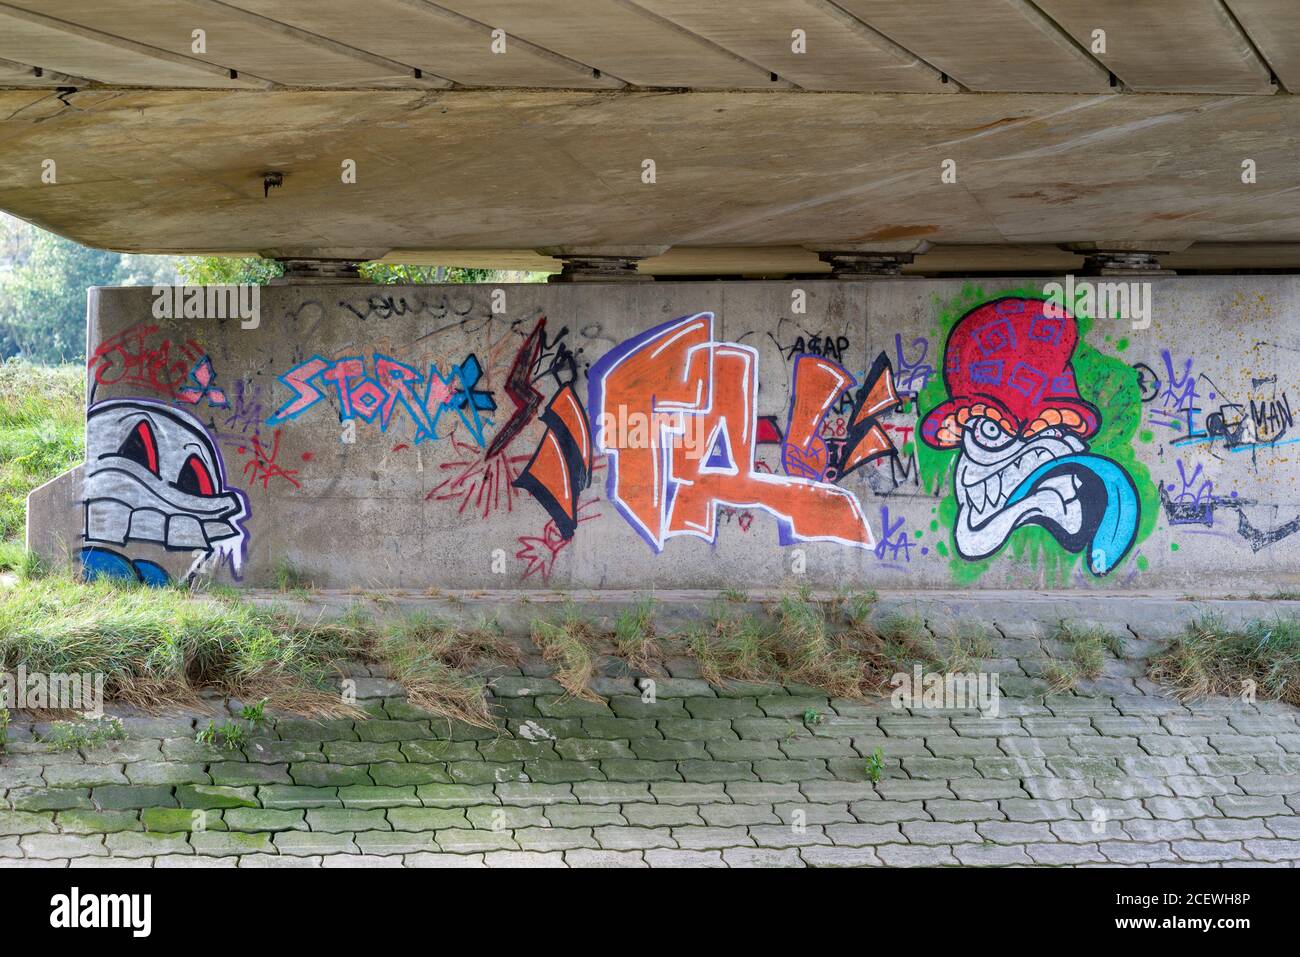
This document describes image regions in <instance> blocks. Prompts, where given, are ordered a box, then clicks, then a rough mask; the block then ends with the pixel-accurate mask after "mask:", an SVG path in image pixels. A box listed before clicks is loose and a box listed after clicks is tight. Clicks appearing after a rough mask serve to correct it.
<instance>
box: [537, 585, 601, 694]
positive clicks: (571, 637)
mask: <svg viewBox="0 0 1300 957" xmlns="http://www.w3.org/2000/svg"><path fill="white" fill-rule="evenodd" d="M531 631H532V639H533V644H535V645H536V646H537V650H538V651H540V652H541V653H542V658H543V659H545V660H546V661H547V662H548V663H550V664H552V665H554V666H555V680H556V681H558V682H559V683H560V685H561V686H562V687H563V688H564V690H565V691H566V692H568V693H569V694H571V695H573V696H574V697H575V698H587V699H589V700H590V699H594V698H596V695H595V693H593V692H592V690H591V689H590V688H589V687H588V683H589V682H590V681H591V678H592V675H593V674H594V673H595V666H594V664H593V662H592V658H591V645H592V643H593V641H594V640H595V639H597V638H598V637H599V632H598V631H597V630H596V628H595V626H594V625H592V623H591V622H589V621H587V619H586V618H584V617H583V616H582V613H581V612H579V611H578V608H577V606H576V605H573V604H571V603H566V604H565V606H564V611H563V612H562V613H561V615H560V618H559V620H558V621H547V620H546V619H543V618H535V619H533V623H532V629H531Z"/></svg>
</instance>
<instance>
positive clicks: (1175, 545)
mask: <svg viewBox="0 0 1300 957" xmlns="http://www.w3.org/2000/svg"><path fill="white" fill-rule="evenodd" d="M1169 550H1170V551H1171V552H1176V551H1178V543H1177V542H1170V543H1169Z"/></svg>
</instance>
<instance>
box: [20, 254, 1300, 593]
mask: <svg viewBox="0 0 1300 957" xmlns="http://www.w3.org/2000/svg"><path fill="white" fill-rule="evenodd" d="M1043 287H1044V281H1043V280H1041V279H1035V280H1018V279H991V280H990V279H985V280H979V281H930V280H899V281H883V282H874V283H869V284H862V283H845V282H833V281H806V282H728V283H723V282H718V283H712V282H695V283H667V282H656V283H623V284H600V285H595V284H590V285H584V284H575V285H549V286H547V285H506V286H502V287H492V286H420V287H375V286H338V285H332V286H326V285H321V286H298V287H274V288H265V289H263V290H261V302H260V320H261V321H260V325H259V326H258V327H257V328H255V329H244V328H241V323H240V322H239V321H238V320H232V319H226V320H221V319H198V318H194V319H181V320H168V319H158V318H155V316H154V305H155V303H154V297H153V295H152V293H151V291H150V290H149V289H147V288H128V289H100V290H93V291H92V294H91V297H90V316H89V340H90V341H89V353H88V354H89V355H90V357H91V358H90V361H89V365H88V382H89V387H90V392H89V394H90V396H91V404H90V408H91V413H90V416H89V426H88V452H87V465H86V467H85V475H84V479H83V480H82V483H81V485H82V487H81V492H80V498H81V500H82V502H83V505H82V506H81V507H69V502H71V501H73V500H74V499H75V497H76V494H75V490H74V492H73V493H71V494H70V492H69V487H70V485H69V483H72V484H76V479H75V477H74V478H71V479H66V480H62V481H58V482H56V483H52V485H51V486H47V488H46V489H44V490H40V491H38V492H37V493H34V495H33V497H32V500H31V515H32V518H31V522H30V523H29V541H30V542H31V543H32V545H33V546H34V547H36V548H37V549H38V550H40V551H41V552H42V553H44V554H46V555H48V556H51V557H55V558H57V557H59V556H60V555H62V556H64V557H66V556H67V555H68V554H72V555H74V556H75V555H77V554H78V552H79V550H80V549H81V548H82V547H83V546H88V547H90V548H91V550H90V551H89V552H86V553H85V554H86V555H87V561H88V568H89V570H91V571H92V572H95V573H99V574H126V575H135V576H139V577H142V578H144V579H145V580H161V579H162V578H163V577H164V576H170V577H172V578H177V577H184V576H186V575H187V574H191V573H194V574H210V575H215V576H216V577H217V578H218V579H220V580H223V581H228V580H231V579H232V578H233V577H234V576H235V575H236V574H237V575H238V576H239V578H240V580H242V581H243V582H244V583H246V584H255V585H261V584H268V583H270V582H271V581H272V580H273V578H274V574H275V570H276V568H277V566H291V567H293V568H296V569H298V570H300V571H301V572H302V573H304V574H305V575H306V576H307V577H308V578H309V579H310V580H311V581H312V582H314V583H315V584H316V585H318V586H320V587H331V588H359V589H370V588H384V587H397V588H406V589H419V590H424V589H431V588H503V587H518V588H545V587H551V588H567V587H593V588H601V587H603V588H645V589H650V588H683V587H685V588H723V587H728V586H733V587H740V588H744V587H748V586H761V585H774V584H777V583H780V582H782V581H784V580H787V579H789V578H791V577H792V576H794V575H804V576H806V580H807V581H809V582H811V583H813V584H815V585H817V586H852V587H882V588H897V587H904V588H905V587H917V588H939V587H952V586H953V585H954V584H955V585H959V586H970V587H980V588H1052V589H1056V588H1088V589H1094V588H1126V589H1148V588H1150V589H1156V588H1159V589H1176V590H1180V591H1184V592H1186V593H1189V594H1203V593H1220V592H1230V593H1239V594H1244V593H1248V592H1251V591H1273V590H1276V589H1279V588H1291V587H1294V586H1295V584H1296V583H1297V581H1298V580H1300V560H1298V558H1297V545H1300V538H1297V537H1295V536H1294V534H1293V533H1295V532H1296V531H1298V530H1300V495H1298V494H1297V487H1296V480H1297V477H1300V463H1297V462H1296V460H1295V455H1294V451H1293V449H1292V447H1291V443H1292V442H1294V441H1295V440H1296V438H1297V437H1300V431H1298V429H1297V426H1296V425H1295V423H1294V421H1293V410H1294V407H1293V405H1292V402H1293V393H1294V390H1295V388H1296V386H1297V381H1298V380H1300V361H1298V359H1297V351H1296V347H1295V343H1296V341H1297V332H1300V281H1298V280H1297V279H1295V278H1292V277H1213V278H1172V277H1171V278H1167V279H1154V280H1150V287H1149V290H1150V293H1151V303H1152V310H1151V313H1150V315H1149V316H1147V317H1143V316H1142V315H1140V314H1139V315H1137V316H1136V318H1135V319H1117V318H1092V319H1089V318H1087V315H1088V314H1089V312H1090V309H1089V307H1088V303H1087V302H1086V301H1076V302H1075V303H1074V306H1075V309H1074V311H1075V312H1077V313H1078V314H1079V315H1080V317H1081V318H1078V319H1076V318H1075V317H1074V316H1073V315H1066V316H1063V317H1058V316H1053V315H1051V314H1050V310H1049V311H1048V312H1047V313H1045V312H1044V311H1043V306H1042V303H1041V302H1039V301H1037V299H1041V298H1042V295H1043ZM1137 292H1138V293H1139V294H1140V293H1141V292H1142V290H1140V289H1139V290H1137ZM494 309H495V311H494ZM1091 311H1096V309H1095V308H1093V309H1092V310H1091ZM1139 312H1140V310H1139ZM1105 314H1106V315H1109V316H1113V315H1114V314H1115V312H1114V310H1113V309H1109V310H1107V311H1106V313H1105ZM691 317H694V318H691ZM1148 319H1149V326H1147V327H1146V328H1134V326H1135V325H1136V326H1144V325H1146V321H1147V320H1148ZM677 320H686V321H680V322H678V321H677ZM1076 336H1077V339H1078V341H1077V343H1076V342H1075V339H1076ZM891 385H892V389H893V391H892V392H891V391H890V388H891ZM755 389H756V400H755V399H754V398H753V393H754V390H755ZM602 410H603V411H604V412H605V413H607V414H610V415H612V416H613V418H612V420H610V421H608V422H605V421H603V420H602V419H601V416H600V413H601V412H602ZM656 410H657V411H656ZM638 414H644V421H643V422H642V424H641V427H640V428H639V427H638V424H637V415H638ZM602 425H603V426H604V427H603V428H601V427H600V426H602ZM669 428H678V429H681V430H682V431H683V432H684V434H683V436H681V437H680V438H678V439H676V440H672V439H670V438H665V437H664V436H665V435H667V433H666V432H665V431H664V430H666V429H669ZM673 442H675V443H676V445H675V447H673V448H667V447H666V446H665V443H668V444H670V445H671V444H672V443H673ZM647 443H651V444H652V445H653V446H654V447H652V448H647V447H646V446H647ZM954 444H956V445H958V446H960V447H959V448H954V447H953V446H954ZM611 453H613V454H611ZM751 456H752V462H751ZM164 543H169V544H164Z"/></svg>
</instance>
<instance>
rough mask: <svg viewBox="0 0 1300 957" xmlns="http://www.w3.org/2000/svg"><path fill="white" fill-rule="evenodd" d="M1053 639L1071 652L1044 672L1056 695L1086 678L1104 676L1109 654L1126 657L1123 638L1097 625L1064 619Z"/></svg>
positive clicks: (1049, 687) (1050, 687) (1051, 689)
mask: <svg viewBox="0 0 1300 957" xmlns="http://www.w3.org/2000/svg"><path fill="white" fill-rule="evenodd" d="M1050 637H1052V638H1054V639H1055V640H1057V641H1059V642H1062V643H1063V644H1065V645H1068V646H1069V649H1070V656H1069V658H1067V659H1065V660H1063V661H1053V662H1051V663H1049V664H1048V665H1047V666H1046V667H1045V668H1044V669H1043V677H1044V678H1046V679H1047V684H1048V689H1049V690H1050V691H1053V692H1057V693H1060V692H1065V691H1069V690H1070V689H1071V688H1073V687H1074V686H1075V685H1077V684H1078V683H1079V682H1080V681H1082V680H1083V679H1085V678H1086V679H1088V680H1092V679H1095V678H1099V677H1101V671H1102V668H1103V667H1104V666H1105V664H1106V652H1107V651H1110V653H1111V654H1113V655H1114V656H1115V657H1116V658H1121V657H1123V655H1124V639H1123V638H1121V637H1120V636H1119V635H1117V634H1115V633H1114V632H1111V631H1107V630H1106V629H1104V628H1100V627H1098V626H1095V625H1094V626H1081V625H1076V624H1072V623H1071V622H1068V621H1064V620H1063V621H1061V622H1060V623H1059V624H1058V625H1057V626H1056V630H1055V631H1054V632H1053V633H1052V635H1051V636H1050Z"/></svg>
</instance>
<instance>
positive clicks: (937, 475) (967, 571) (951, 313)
mask: <svg viewBox="0 0 1300 957" xmlns="http://www.w3.org/2000/svg"><path fill="white" fill-rule="evenodd" d="M1004 296H1019V297H1023V298H1025V299H1048V298H1049V297H1047V296H1044V295H1043V292H1042V288H1041V286H1036V285H1027V286H1021V287H1016V288H1010V289H997V290H993V291H986V290H985V289H984V288H983V287H982V286H981V285H979V284H976V283H966V284H965V285H963V286H962V288H961V291H960V292H958V293H957V295H955V296H953V297H952V298H951V299H949V300H947V301H946V302H945V301H941V300H939V299H938V297H935V306H936V310H937V312H938V315H939V323H940V325H941V326H942V328H943V333H942V336H943V342H945V343H946V341H947V335H948V333H949V331H950V330H951V329H952V327H953V326H954V325H955V324H956V323H957V320H959V319H960V318H961V317H962V316H964V315H965V314H966V313H968V312H970V311H971V310H972V309H974V308H975V307H976V306H980V305H983V304H984V303H986V302H990V301H992V300H994V299H1001V298H1003V297H1004ZM1075 321H1076V323H1077V325H1078V329H1079V344H1078V345H1077V346H1076V347H1075V350H1074V358H1073V365H1074V377H1075V381H1076V382H1077V383H1078V386H1079V392H1080V394H1081V395H1082V396H1083V398H1084V399H1086V400H1087V401H1089V402H1091V403H1092V404H1093V405H1095V406H1096V407H1097V408H1098V409H1100V410H1101V412H1102V420H1101V428H1100V429H1099V430H1098V432H1097V434H1096V435H1095V436H1093V438H1092V441H1091V442H1090V443H1089V448H1090V450H1091V451H1092V452H1094V453H1096V454H1097V455H1104V456H1106V457H1107V458H1109V459H1113V460H1114V461H1115V463H1116V464H1117V465H1119V466H1120V467H1121V468H1122V469H1124V471H1126V472H1127V473H1128V474H1129V477H1130V478H1132V479H1133V484H1134V485H1135V486H1136V487H1137V490H1138V500H1139V503H1140V506H1141V512H1142V515H1141V518H1140V520H1139V522H1138V529H1137V535H1136V537H1135V539H1134V544H1135V545H1136V544H1137V543H1139V542H1141V541H1143V540H1144V539H1146V538H1147V537H1148V536H1149V535H1150V534H1151V532H1152V530H1153V529H1154V528H1155V522H1156V514H1157V512H1158V510H1159V503H1158V501H1157V498H1156V492H1155V486H1154V485H1153V484H1152V482H1151V473H1150V472H1149V471H1148V470H1147V467H1146V466H1145V465H1143V464H1142V463H1141V462H1139V461H1138V459H1137V455H1136V453H1135V452H1134V449H1133V440H1134V438H1135V436H1136V435H1137V431H1138V427H1139V425H1140V424H1141V419H1142V396H1141V393H1140V391H1139V389H1138V380H1137V372H1136V371H1135V370H1134V369H1133V367H1132V366H1130V365H1129V364H1128V363H1127V362H1124V361H1123V360H1122V359H1117V358H1115V357H1114V356H1108V355H1105V354H1103V353H1101V352H1099V351H1098V350H1097V349H1095V348H1094V347H1093V346H1091V345H1089V344H1088V342H1087V341H1086V340H1087V336H1088V333H1089V331H1090V330H1091V329H1092V325H1093V320H1092V319H1091V318H1089V317H1087V316H1080V315H1077V314H1076V320H1075ZM947 398H948V390H947V388H946V387H945V386H944V383H943V378H942V377H941V376H937V375H936V376H932V377H931V379H930V381H929V382H928V383H926V386H925V388H924V389H923V390H922V391H921V394H920V396H918V399H917V408H918V409H919V410H920V412H921V415H922V416H924V415H925V413H927V412H929V410H930V409H932V408H934V407H935V406H937V405H938V404H939V403H941V402H943V401H945V400H946V399H947ZM1143 441H1147V440H1146V439H1144V440H1143ZM916 450H917V467H918V469H919V471H920V478H921V486H922V488H924V489H926V490H927V491H929V492H930V493H931V494H934V495H938V494H940V493H941V492H943V493H945V494H944V498H943V500H942V501H941V502H940V504H939V520H940V521H941V522H942V523H943V524H944V525H945V526H946V527H947V528H948V529H949V532H948V535H949V541H952V540H953V532H952V531H951V529H952V528H953V526H954V525H955V523H956V519H957V498H956V496H955V495H954V494H953V492H952V472H953V468H954V463H955V462H956V459H957V451H956V449H946V450H943V449H936V448H932V447H931V446H929V445H927V444H925V443H924V442H917V443H916ZM1008 549H1010V556H1009V557H1011V558H1012V559H1013V560H1014V561H1015V562H1017V563H1020V564H1022V565H1025V566H1027V567H1028V568H1029V569H1031V570H1033V571H1038V570H1039V569H1040V568H1041V571H1042V580H1043V582H1044V583H1045V584H1046V585H1049V586H1052V585H1065V584H1068V583H1069V581H1070V578H1071V576H1072V575H1073V574H1074V572H1075V570H1076V569H1077V568H1078V567H1079V564H1080V562H1082V560H1083V555H1082V554H1076V553H1074V552H1069V551H1066V550H1065V549H1064V548H1062V547H1061V545H1060V543H1059V542H1058V541H1057V540H1056V539H1055V538H1054V537H1053V536H1052V533H1051V532H1049V531H1048V530H1047V529H1045V528H1043V527H1041V526H1038V525H1026V526H1021V527H1020V528H1018V529H1016V530H1015V531H1014V532H1012V533H1011V535H1010V536H1009V537H1008V539H1007V541H1006V542H1004V543H1003V545H1002V547H1001V548H999V549H998V550H997V551H996V552H994V553H993V554H992V555H990V556H988V557H987V558H981V559H976V560H974V561H968V560H967V559H964V558H962V557H961V556H960V555H958V554H957V552H956V545H955V542H954V547H953V555H952V558H951V559H950V561H949V568H950V570H951V572H952V576H953V580H954V581H956V582H958V583H961V584H965V583H968V582H973V581H976V580H977V579H979V578H980V577H982V576H983V575H984V573H985V572H987V571H988V570H989V568H990V567H991V566H992V564H993V562H994V561H996V560H997V559H998V558H1000V557H1002V556H1003V554H1004V553H1006V552H1007V550H1008ZM936 551H938V552H939V553H940V554H941V555H944V556H945V557H947V555H948V550H947V549H946V548H944V547H943V543H942V542H940V543H939V544H938V545H937V546H936ZM1007 577H1008V583H1009V584H1010V583H1011V581H1010V580H1011V577H1012V576H1011V575H1008V576H1007ZM1119 577H1120V576H1118V575H1115V574H1112V575H1110V576H1107V578H1106V579H1103V580H1105V581H1112V580H1114V581H1118V580H1119Z"/></svg>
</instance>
